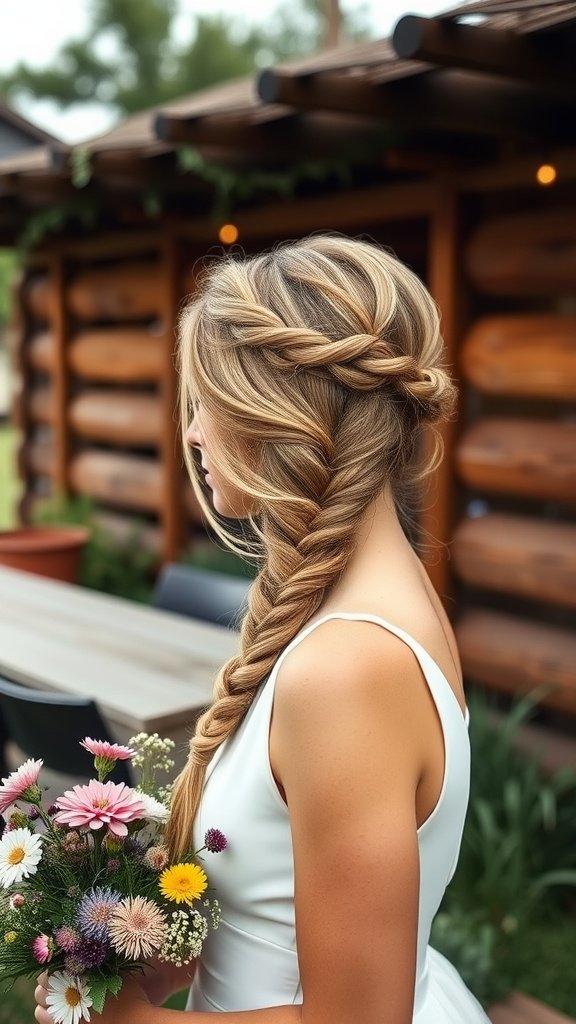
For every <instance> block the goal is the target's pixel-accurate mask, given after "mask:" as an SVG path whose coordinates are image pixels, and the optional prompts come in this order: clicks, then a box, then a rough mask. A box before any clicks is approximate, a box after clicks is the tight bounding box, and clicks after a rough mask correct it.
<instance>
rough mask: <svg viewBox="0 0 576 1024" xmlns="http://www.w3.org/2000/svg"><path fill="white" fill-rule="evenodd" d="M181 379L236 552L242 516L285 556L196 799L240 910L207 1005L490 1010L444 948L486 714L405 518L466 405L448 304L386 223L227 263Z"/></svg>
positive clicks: (306, 1022)
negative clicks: (427, 439) (362, 237)
mask: <svg viewBox="0 0 576 1024" xmlns="http://www.w3.org/2000/svg"><path fill="white" fill-rule="evenodd" d="M181 381H182V398H183V402H182V408H183V416H184V420H185V424H186V426H187V430H186V442H187V447H188V449H189V451H188V463H189V469H190V473H191V477H192V480H193V482H194V486H195V489H196V491H197V493H198V495H199V497H200V500H201V502H202V504H203V506H204V508H205V511H206V514H207V516H208V518H209V520H210V521H211V522H212V524H213V526H214V529H216V530H217V532H219V534H220V536H221V537H223V538H224V539H228V542H229V543H230V544H231V545H232V546H235V547H236V548H238V547H240V548H242V547H244V548H245V547H246V545H247V544H248V542H242V541H241V540H239V539H238V537H239V530H238V528H237V525H238V524H237V525H236V528H235V530H234V533H231V532H230V531H231V529H232V526H231V524H230V521H231V520H242V521H248V522H249V523H250V524H251V530H252V533H253V536H254V535H255V536H256V538H257V541H258V544H259V547H260V549H261V557H262V562H261V569H260V573H259V575H258V577H257V579H256V581H255V583H254V585H253V587H252V591H251V596H250V603H249V609H248V612H247V614H246V617H245V619H244V622H243V624H242V634H241V650H240V654H239V655H238V657H236V658H233V659H232V660H231V661H230V662H228V663H227V664H226V665H225V666H224V668H223V669H222V671H221V673H220V675H219V677H218V679H217V682H216V687H215V698H214V703H213V705H212V707H211V708H210V709H209V710H208V711H207V712H206V714H205V715H204V716H203V717H202V718H201V719H200V721H199V723H198V727H197V730H196V735H195V737H194V739H193V740H192V743H191V749H190V756H189V760H188V764H187V766H186V768H185V769H184V771H183V772H182V774H181V775H180V777H179V780H178V783H177V785H176V788H175V794H174V802H173V810H172V814H171V820H170V826H169V841H170V846H171V849H172V853H173V854H174V855H180V854H182V853H183V852H185V851H186V850H188V849H189V848H190V837H191V835H192V834H193V831H194V833H195V846H196V848H197V847H198V846H200V845H202V843H201V841H200V840H199V837H200V836H201V835H202V833H203V830H204V829H205V827H206V825H207V824H209V825H214V824H216V825H217V826H218V828H220V829H221V830H222V831H223V832H224V833H225V835H226V836H227V838H228V842H229V846H228V848H227V850H226V851H225V853H224V854H221V855H220V857H219V858H217V857H214V858H212V857H211V856H210V855H207V856H206V865H207V872H208V875H209V877H210V880H211V883H212V884H214V885H215V887H216V889H217V892H218V896H219V898H220V901H221V903H222V908H223V921H222V924H221V926H220V928H219V930H218V931H217V932H216V933H213V934H212V935H211V936H210V938H209V940H208V941H207V943H206V945H205V947H204V952H203V954H202V959H201V962H200V963H199V964H198V965H197V969H196V972H195V976H194V979H193V982H192V986H191V990H190V997H189V1001H188V1010H189V1012H192V1013H193V1015H194V1016H195V1020H196V1021H197V1022H198V1024H202V1022H204V1021H206V1022H207V1021H208V1020H209V1019H212V1018H211V1017H209V1015H211V1014H213V1013H220V1014H222V1017H223V1020H224V1021H227V1022H228V1021H229V1022H230V1024H235V1022H238V1024H240V1022H242V1024H252V1022H254V1024H259V1022H262V1024H295V1022H302V1024H360V1022H361V1024H409V1022H416V1024H452V1022H453V1024H456V1022H457V1024H481V1022H485V1021H486V1020H487V1018H486V1017H485V1015H484V1013H483V1011H482V1010H481V1008H480V1006H479V1004H478V1003H477V1002H476V1000H475V999H474V997H473V996H472V995H471V994H470V993H469V992H468V990H467V989H466V988H465V986H464V985H463V983H462V981H461V980H460V978H459V976H458V975H457V974H456V972H455V971H454V969H453V968H452V967H451V966H450V965H449V964H448V962H447V961H446V960H445V959H444V958H443V957H441V956H440V955H439V954H438V953H436V952H435V951H434V950H432V949H431V948H430V947H429V946H428V945H427V943H428V937H429V932H430V926H431V923H432V918H433V916H434V914H435V913H436V911H437V909H438V906H439V903H440V900H441V898H442V895H443V893H444V890H445V888H446V885H447V884H448V881H449V880H450V878H451V876H452V873H453V871H454V868H455V865H456V861H457V857H458V851H459V846H460V839H461V835H462V828H463V824H464V817H465V813H466V805H467V799H468V782H469V746H468V734H467V727H466V717H467V711H466V706H465V701H464V694H463V689H462V679H461V671H460V666H459V661H458V654H457V650H456V646H455V642H454V637H453V634H452V631H451V628H450V625H449V623H448V620H447V618H446V615H445V613H444V611H443V608H442V605H441V603H440V601H439V599H438V597H437V596H436V594H435V593H434V591H433V589H432V587H431V584H430V582H429V580H428V578H427V575H426V573H425V571H424V569H423V567H422V565H421V563H420V561H419V560H418V558H417V556H416V555H415V553H414V551H413V549H412V547H411V545H410V543H409V542H408V540H407V538H406V535H405V533H404V530H403V528H402V525H401V519H400V517H399V514H400V512H401V508H402V502H403V500H404V496H405V494H406V492H407V491H409V490H410V488H411V486H412V484H413V483H414V481H415V480H416V479H417V477H418V476H419V475H421V473H422V466H417V460H418V458H419V456H420V454H421V451H422V446H421V444H420V433H421V428H422V427H423V426H424V425H426V424H434V423H436V422H439V421H440V420H441V419H442V418H444V417H445V416H446V415H447V414H448V412H449V411H450V409H451V406H452V403H453V390H454V389H453V386H452V384H451V382H450V380H449V378H448V376H447V374H446V372H445V370H444V369H443V366H442V340H441V337H440V333H439V324H438V317H437V312H436V309H435V306H434V303H433V302H432V300H431V298H430V296H429V294H428V293H427V291H426V289H425V288H424V286H423V285H422V283H421V282H420V281H419V279H418V278H417V277H416V276H415V275H414V274H413V273H412V272H411V271H409V270H408V269H407V268H406V267H404V266H403V265H402V264H401V263H399V262H398V261H397V260H396V259H394V258H393V257H392V256H390V255H389V254H388V253H386V252H385V251H383V250H382V249H380V248H378V247H377V246H375V245H372V244H368V243H366V242H363V241H355V240H352V239H347V238H343V237H332V236H314V237H311V238H308V239H304V240H302V241H297V242H292V243H288V244H286V245H282V246H280V247H278V248H276V249H274V251H272V252H268V253H264V254H263V255H260V256H257V257H254V258H250V259H247V260H244V261H243V262H242V261H239V260H235V259H228V260H225V261H224V262H222V263H220V264H218V265H216V266H215V267H214V268H213V269H212V270H211V272H210V273H209V274H208V275H207V279H206V282H205V285H204V288H203V290H202V292H201V294H200V295H199V297H197V298H195V300H194V302H193V303H192V304H191V305H190V306H189V307H188V309H187V310H186V311H185V313H184V315H183V318H182V322H181ZM190 417H192V419H191V423H190ZM426 450H427V452H428V456H429V458H428V467H427V468H428V469H429V468H430V466H431V463H432V461H433V458H432V457H431V456H430V452H431V449H430V447H429V446H427V449H426ZM425 468H426V467H425ZM207 495H210V497H209V498H208V497H207ZM188 980H189V979H188V978H187V977H184V976H183V975H182V974H180V976H179V977H172V978H167V977H166V976H164V975H162V973H161V971H155V972H152V973H151V974H150V976H149V978H148V980H146V981H145V982H144V988H142V987H141V986H140V985H139V984H138V983H137V981H135V980H133V979H129V981H128V982H127V983H126V985H125V986H124V989H123V991H122V993H121V996H120V998H119V1000H118V1001H117V1002H116V1001H113V1000H109V1001H108V1005H107V1008H106V1011H105V1013H104V1015H103V1018H102V1020H103V1021H105V1022H106V1024H115V1022H118V1024H119V1022H122V1024H133V1022H134V1024H136V1022H138V1024H148V1022H150V1024H163V1021H164V1020H166V1021H167V1022H168V1020H171V1019H172V1018H173V1017H174V1015H175V1014H177V1013H178V1012H179V1011H171V1010H163V1009H158V1008H157V1007H156V1006H155V1005H154V1003H158V1002H160V1001H162V1000H163V999H164V998H165V997H166V995H167V994H168V991H169V989H170V988H172V989H177V988H182V987H183V985H184V984H186V983H187V982H188ZM37 995H38V1001H39V1003H40V1004H41V1005H40V1007H39V1008H37V1011H36V1013H37V1020H38V1021H39V1024H47V1017H46V1015H45V1010H43V1009H42V1004H43V1003H44V999H45V989H44V988H43V986H42V985H40V986H39V989H38V990H37ZM99 1019H100V1018H99Z"/></svg>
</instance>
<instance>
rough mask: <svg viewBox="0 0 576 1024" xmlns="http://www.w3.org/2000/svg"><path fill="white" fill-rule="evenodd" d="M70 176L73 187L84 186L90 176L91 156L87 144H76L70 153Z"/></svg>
mask: <svg viewBox="0 0 576 1024" xmlns="http://www.w3.org/2000/svg"><path fill="white" fill-rule="evenodd" d="M70 176H71V178H72V184H73V185H74V188H85V187H86V185H87V184H88V183H89V181H90V179H91V177H92V157H91V153H90V150H89V149H88V147H87V146H77V147H76V149H73V150H72V152H71V154H70Z"/></svg>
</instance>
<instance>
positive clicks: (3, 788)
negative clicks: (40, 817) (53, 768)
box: [0, 758, 44, 814]
mask: <svg viewBox="0 0 576 1024" xmlns="http://www.w3.org/2000/svg"><path fill="white" fill-rule="evenodd" d="M43 763H44V762H43V761H34V760H32V758H29V760H28V761H25V762H24V764H21V765H20V767H19V768H17V769H16V771H15V772H12V774H11V775H9V776H8V777H7V778H6V779H2V785H0V814H3V813H4V811H5V810H6V809H7V808H8V807H10V806H11V805H12V804H14V803H16V801H17V800H20V799H24V800H26V799H27V795H26V794H27V791H28V795H29V796H32V797H33V798H34V800H36V799H38V800H39V799H40V796H41V794H40V790H39V789H38V784H37V783H38V776H39V774H40V769H41V767H42V765H43Z"/></svg>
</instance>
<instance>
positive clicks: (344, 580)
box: [326, 486, 415, 607]
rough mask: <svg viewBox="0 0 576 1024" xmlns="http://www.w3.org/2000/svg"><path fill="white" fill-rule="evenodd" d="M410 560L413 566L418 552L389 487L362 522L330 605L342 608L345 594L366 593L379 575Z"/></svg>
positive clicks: (376, 500)
mask: <svg viewBox="0 0 576 1024" xmlns="http://www.w3.org/2000/svg"><path fill="white" fill-rule="evenodd" d="M407 557H408V559H409V561H410V562H411V563H412V562H413V559H414V557H415V556H414V552H413V550H412V547H411V545H410V542H409V541H408V538H407V537H406V534H405V533H404V530H403V528H402V526H401V524H400V520H399V519H398V513H397V511H396V507H395V505H394V499H393V497H392V492H391V490H390V488H389V487H388V486H386V487H385V488H384V489H383V490H382V491H381V492H380V494H379V495H378V496H377V498H376V499H375V500H374V502H373V503H372V504H371V506H370V508H369V509H368V511H367V513H366V515H365V516H364V519H363V520H362V522H361V523H360V527H359V529H358V532H357V536H356V544H355V546H354V550H353V552H352V554H351V556H350V559H349V560H348V564H347V566H346V569H345V570H344V572H343V574H342V576H341V578H340V579H339V580H338V582H337V583H336V585H335V586H334V587H333V588H332V590H331V592H330V596H329V598H327V601H326V604H329V605H330V606H331V607H332V606H338V604H339V602H342V600H345V595H347V594H349V593H350V592H351V591H357V592H362V590H363V589H364V588H365V587H366V585H367V583H369V582H370V581H373V580H375V579H377V577H378V574H382V573H383V572H388V571H390V570H392V569H393V566H394V565H396V564H398V561H402V562H403V563H405V562H406V558H407Z"/></svg>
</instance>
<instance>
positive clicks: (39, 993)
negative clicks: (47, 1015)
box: [34, 985, 48, 1009]
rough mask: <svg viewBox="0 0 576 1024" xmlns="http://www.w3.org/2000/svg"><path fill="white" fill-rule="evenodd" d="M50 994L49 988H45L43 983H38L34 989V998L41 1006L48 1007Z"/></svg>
mask: <svg viewBox="0 0 576 1024" xmlns="http://www.w3.org/2000/svg"><path fill="white" fill-rule="evenodd" d="M47 995H48V989H46V988H44V986H43V985H36V988H35V989H34V999H35V1000H36V1002H37V1003H38V1005H39V1006H42V1007H43V1008H44V1009H46V996H47Z"/></svg>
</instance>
